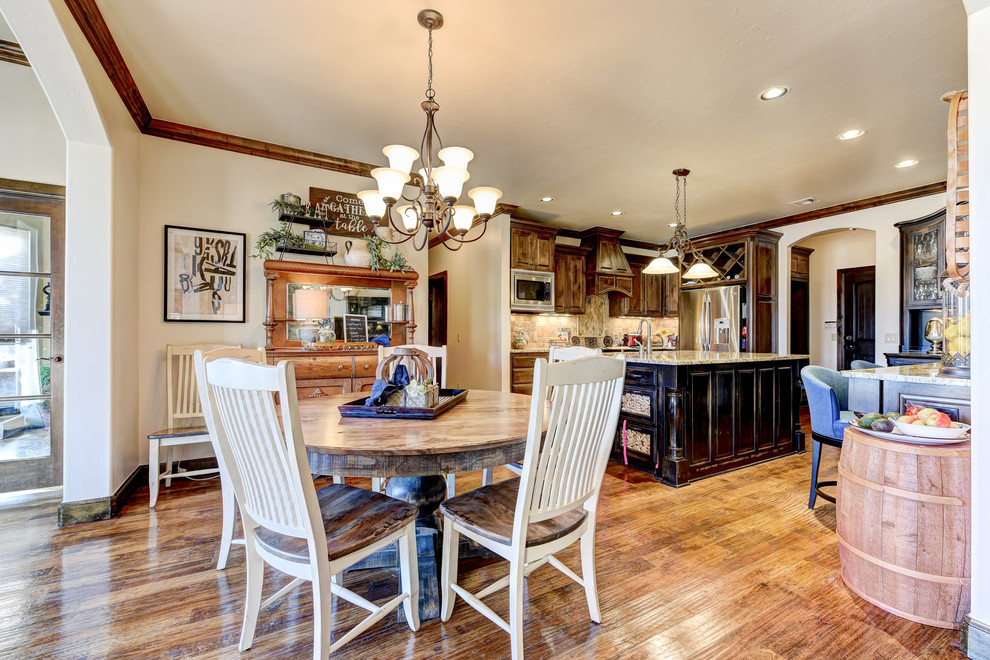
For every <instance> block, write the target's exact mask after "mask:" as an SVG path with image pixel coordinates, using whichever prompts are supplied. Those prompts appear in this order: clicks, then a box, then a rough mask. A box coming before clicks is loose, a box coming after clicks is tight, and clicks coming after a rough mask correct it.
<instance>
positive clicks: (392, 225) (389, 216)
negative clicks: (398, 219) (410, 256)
mask: <svg viewBox="0 0 990 660" xmlns="http://www.w3.org/2000/svg"><path fill="white" fill-rule="evenodd" d="M385 215H386V218H387V220H386V218H383V220H386V222H387V223H388V224H387V227H388V228H389V229H391V230H392V231H397V232H399V233H400V234H402V235H403V236H406V237H407V238H406V239H403V240H402V241H400V242H401V243H405V242H406V240H408V237H411V236H415V235H416V234H417V232H419V228H420V227H421V226H422V222H421V221H420V220H418V219H417V221H416V226H415V227H414V228H413V230H412V231H405V230H403V229H402V228H400V227H399V225H397V224H395V218H393V217H392V207H391V206H386V207H385ZM418 217H419V214H418V213H417V218H418ZM382 240H385V239H382ZM386 242H387V241H386ZM393 245H396V243H393Z"/></svg>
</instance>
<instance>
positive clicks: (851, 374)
mask: <svg viewBox="0 0 990 660" xmlns="http://www.w3.org/2000/svg"><path fill="white" fill-rule="evenodd" d="M941 366H942V363H941V362H931V363H927V362H926V363H922V364H906V365H904V366H901V367H881V368H879V369H853V370H851V371H842V372H840V373H841V374H842V375H843V376H845V377H846V378H863V379H866V380H893V381H899V382H902V383H924V384H926V385H952V386H955V387H969V378H965V377H964V378H960V377H958V376H948V375H946V374H940V373H939V367H941Z"/></svg>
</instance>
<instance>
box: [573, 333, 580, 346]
mask: <svg viewBox="0 0 990 660" xmlns="http://www.w3.org/2000/svg"><path fill="white" fill-rule="evenodd" d="M580 345H581V338H580V337H578V336H577V335H574V336H573V337H571V346H580Z"/></svg>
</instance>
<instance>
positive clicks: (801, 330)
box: [791, 279, 811, 355]
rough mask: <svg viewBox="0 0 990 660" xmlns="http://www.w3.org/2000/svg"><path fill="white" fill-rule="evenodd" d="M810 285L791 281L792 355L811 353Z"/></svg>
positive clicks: (801, 281) (794, 280)
mask: <svg viewBox="0 0 990 660" xmlns="http://www.w3.org/2000/svg"><path fill="white" fill-rule="evenodd" d="M808 293H809V292H808V283H807V282H805V281H803V280H796V279H792V280H791V353H795V354H798V355H805V354H807V353H809V352H810V351H811V322H810V318H811V307H810V301H809V296H808Z"/></svg>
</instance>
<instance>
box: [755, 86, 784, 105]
mask: <svg viewBox="0 0 990 660" xmlns="http://www.w3.org/2000/svg"><path fill="white" fill-rule="evenodd" d="M789 91H791V88H790V87H788V86H787V85H775V86H773V87H767V88H766V89H765V90H763V91H762V92H760V99H761V100H763V101H773V100H774V99H779V98H780V97H781V96H783V95H784V94H786V93H787V92H789Z"/></svg>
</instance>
